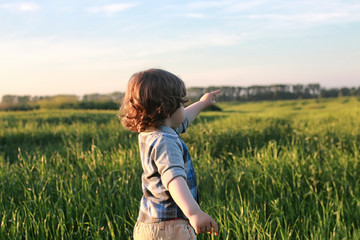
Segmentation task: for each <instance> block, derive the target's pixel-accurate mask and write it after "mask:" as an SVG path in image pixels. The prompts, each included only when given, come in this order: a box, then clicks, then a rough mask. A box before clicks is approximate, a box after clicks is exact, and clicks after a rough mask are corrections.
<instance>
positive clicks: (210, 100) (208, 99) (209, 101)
mask: <svg viewBox="0 0 360 240" xmlns="http://www.w3.org/2000/svg"><path fill="white" fill-rule="evenodd" d="M219 92H220V89H219V90H216V91H213V92H209V93H205V94H204V95H203V96H202V97H201V98H200V102H203V103H205V104H206V107H210V106H212V105H214V104H215V103H216V102H215V96H216V95H217V94H218V93H219Z"/></svg>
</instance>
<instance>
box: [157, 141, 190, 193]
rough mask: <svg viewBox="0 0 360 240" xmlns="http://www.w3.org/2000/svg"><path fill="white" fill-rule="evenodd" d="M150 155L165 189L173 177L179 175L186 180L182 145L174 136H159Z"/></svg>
mask: <svg viewBox="0 0 360 240" xmlns="http://www.w3.org/2000/svg"><path fill="white" fill-rule="evenodd" d="M151 155H152V158H153V159H154V162H155V165H156V166H157V168H158V172H159V174H160V176H161V181H162V184H163V185H164V187H165V188H166V189H167V190H169V189H168V184H169V183H170V182H171V181H172V180H173V179H174V178H176V177H179V176H181V177H183V178H184V179H185V180H186V173H185V166H184V159H183V156H182V155H183V154H182V146H181V143H180V142H179V141H178V140H177V138H176V137H167V136H162V137H160V138H159V139H158V140H157V141H156V143H155V145H154V148H153V150H152V153H151Z"/></svg>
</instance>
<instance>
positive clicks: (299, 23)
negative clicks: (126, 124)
mask: <svg viewBox="0 0 360 240" xmlns="http://www.w3.org/2000/svg"><path fill="white" fill-rule="evenodd" d="M0 32H1V35H0V79H1V86H0V96H2V95H4V94H17V95H25V94H28V95H55V94H76V95H79V96H81V95H83V94H89V93H111V92H114V91H124V90H125V87H126V83H127V81H128V79H129V77H130V76H131V75H132V74H133V73H134V72H137V71H139V70H144V69H147V68H150V67H156V68H163V69H166V70H169V71H171V72H173V73H175V74H176V75H178V76H180V77H181V78H182V79H183V80H184V82H185V83H186V85H187V86H188V87H192V86H210V85H212V86H214V85H215V86H221V85H236V86H250V85H267V84H277V83H287V84H297V83H303V84H307V83H320V84H321V85H322V86H323V87H342V86H347V87H352V86H356V87H358V86H360V67H359V65H360V64H359V63H360V44H359V42H360V2H359V1H358V0H341V1H340V0H294V1H279V0H267V1H265V0H252V1H250V0H243V1H240V0H239V1H233V0H224V1H196V0H195V1H165V0H163V1H161V0H155V1H136V0H134V1H112V0H111V1H110V0H109V1H96V0H87V1H70V0H47V1H45V0H42V1H40V0H38V1H17V0H11V1H10V0H8V1H6V0H5V1H4V0H0Z"/></svg>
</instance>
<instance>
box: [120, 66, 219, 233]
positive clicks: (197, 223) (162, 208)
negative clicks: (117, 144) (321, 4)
mask: <svg viewBox="0 0 360 240" xmlns="http://www.w3.org/2000/svg"><path fill="white" fill-rule="evenodd" d="M219 92H220V90H218V91H214V92H210V93H206V94H205V95H204V96H202V97H201V99H200V100H199V101H198V102H196V103H194V104H192V105H190V106H188V107H187V108H186V109H184V103H186V102H187V101H188V99H187V96H186V88H185V85H184V82H183V81H182V80H181V79H180V78H178V77H177V76H175V75H174V74H172V73H170V72H167V71H164V70H161V69H149V70H146V71H142V72H139V73H135V74H134V75H133V76H132V77H131V78H130V80H129V82H128V86H127V90H126V93H125V97H124V99H123V103H122V105H121V109H120V110H121V112H122V114H123V115H121V116H120V119H121V121H122V124H123V125H124V126H125V127H127V128H129V129H130V130H132V131H135V132H139V147H140V155H141V163H142V168H143V174H142V190H143V197H142V199H141V203H140V211H139V216H138V219H137V223H136V225H135V228H134V239H141V240H143V239H172V240H174V239H181V240H182V239H196V236H195V234H194V229H195V231H196V233H197V234H199V233H206V232H210V233H211V232H212V231H214V232H215V235H218V227H217V224H216V222H215V221H214V220H213V219H212V218H211V217H210V216H209V215H207V214H206V213H204V212H203V211H202V210H201V209H200V207H199V204H198V192H197V191H198V186H197V182H196V176H195V171H194V168H193V165H192V160H191V157H190V154H189V151H188V149H187V147H186V145H185V143H184V142H183V141H182V139H181V138H180V136H179V134H180V133H183V132H185V131H186V129H187V127H188V125H189V124H190V123H191V122H192V121H193V120H194V119H195V118H196V116H197V115H198V114H199V113H200V112H201V111H202V110H203V109H205V108H207V107H209V106H212V105H214V104H215V95H216V94H218V93H219ZM189 224H190V225H191V226H192V227H193V228H192V227H191V226H190V225H189Z"/></svg>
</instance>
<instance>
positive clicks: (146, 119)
mask: <svg viewBox="0 0 360 240" xmlns="http://www.w3.org/2000/svg"><path fill="white" fill-rule="evenodd" d="M187 101H188V98H187V94H186V87H185V84H184V82H183V81H182V80H181V79H180V78H179V77H177V76H175V75H174V74H172V73H170V72H168V71H165V70H162V69H148V70H145V71H142V72H138V73H135V74H134V75H132V77H131V78H130V80H129V82H128V85H127V90H126V92H125V96H124V98H123V101H122V104H121V107H120V113H119V115H118V117H119V120H120V121H121V123H122V124H123V126H124V127H126V128H128V129H130V130H131V131H134V132H143V131H145V130H146V129H147V128H149V127H154V128H158V127H159V126H161V125H162V124H163V120H164V119H166V118H167V117H169V116H171V114H173V113H174V112H175V111H176V110H177V109H178V108H179V107H180V106H181V105H182V104H184V103H186V102H187Z"/></svg>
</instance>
